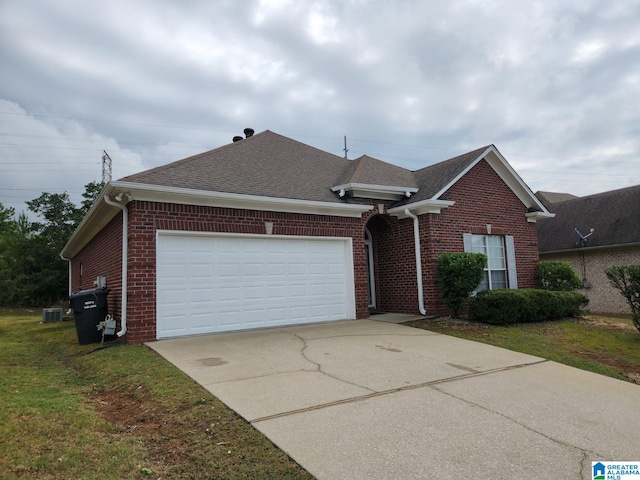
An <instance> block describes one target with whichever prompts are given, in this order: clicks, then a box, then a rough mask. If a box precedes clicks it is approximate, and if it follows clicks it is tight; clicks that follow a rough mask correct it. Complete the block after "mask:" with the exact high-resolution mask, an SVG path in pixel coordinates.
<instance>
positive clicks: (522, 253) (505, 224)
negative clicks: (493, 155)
mask: <svg viewBox="0 0 640 480" xmlns="http://www.w3.org/2000/svg"><path fill="white" fill-rule="evenodd" d="M442 200H453V201H455V202H456V203H455V204H454V205H453V206H451V207H449V208H446V209H444V210H442V212H441V213H440V214H427V215H423V216H422V217H421V218H420V235H421V247H422V257H423V265H424V266H423V276H424V280H423V283H424V286H425V287H424V289H425V296H426V299H427V301H426V303H427V313H428V314H429V315H445V314H448V313H449V312H448V310H447V308H446V307H445V305H444V304H443V303H442V300H441V294H440V289H439V288H438V281H437V277H436V267H435V265H436V259H437V257H438V256H439V255H441V254H443V253H453V252H462V251H464V244H463V237H462V235H463V234H464V233H475V234H485V235H486V234H488V232H487V224H490V225H491V235H513V237H514V243H515V254H516V268H517V275H518V287H519V288H527V287H534V286H535V279H534V273H535V268H536V265H537V263H538V239H537V234H536V227H535V223H530V222H528V221H527V218H526V217H525V214H526V213H527V207H526V206H525V205H524V204H523V203H522V202H521V201H520V199H518V197H517V196H516V195H515V194H514V193H513V192H512V191H511V189H510V188H509V187H508V186H507V185H506V184H505V183H504V182H503V180H502V179H501V178H500V177H499V176H498V174H497V173H496V172H495V171H494V170H493V169H492V168H491V166H490V165H489V164H488V163H487V162H486V161H485V160H482V161H480V162H479V163H478V164H477V165H476V166H474V167H473V168H472V169H471V170H470V171H469V172H468V173H467V174H466V175H465V176H464V177H463V178H461V179H460V180H459V181H458V182H456V183H455V184H454V185H453V186H452V187H451V188H450V189H449V190H448V191H447V192H445V193H444V194H443V195H442Z"/></svg>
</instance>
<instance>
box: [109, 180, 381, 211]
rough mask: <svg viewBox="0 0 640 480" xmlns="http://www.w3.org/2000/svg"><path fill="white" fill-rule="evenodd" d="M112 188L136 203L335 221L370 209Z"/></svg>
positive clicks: (161, 188) (134, 185) (184, 191)
mask: <svg viewBox="0 0 640 480" xmlns="http://www.w3.org/2000/svg"><path fill="white" fill-rule="evenodd" d="M111 185H112V186H113V188H117V189H122V190H124V191H127V192H131V193H133V194H135V197H136V200H143V201H149V202H160V203H176V204H188V205H201V206H210V207H223V208H238V209H243V210H260V211H269V212H287V213H308V214H316V215H333V216H337V217H352V218H360V217H361V216H362V213H363V212H366V211H369V210H372V209H373V205H360V204H358V205H354V204H348V203H331V202H320V201H315V200H298V199H293V198H280V197H265V196H260V195H244V194H240V193H226V192H212V191H206V190H197V189H193V188H178V187H165V186H161V185H148V184H144V183H131V182H121V181H116V182H112V183H111Z"/></svg>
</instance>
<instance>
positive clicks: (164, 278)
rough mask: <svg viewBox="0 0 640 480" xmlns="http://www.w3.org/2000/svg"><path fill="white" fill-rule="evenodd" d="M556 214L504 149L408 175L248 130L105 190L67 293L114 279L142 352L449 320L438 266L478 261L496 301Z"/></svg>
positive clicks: (528, 283)
mask: <svg viewBox="0 0 640 480" xmlns="http://www.w3.org/2000/svg"><path fill="white" fill-rule="evenodd" d="M551 216H552V214H550V213H549V212H548V211H547V209H546V208H545V207H544V205H543V204H542V202H540V201H539V200H538V198H537V197H536V196H535V195H534V194H533V193H532V192H531V190H530V189H529V188H528V187H527V185H526V184H525V183H524V182H523V181H522V179H521V178H520V177H519V176H518V175H517V174H516V172H515V171H514V170H513V169H512V167H511V166H510V165H509V164H508V163H507V161H506V160H505V159H504V157H503V156H502V155H501V154H500V152H499V151H498V150H497V149H496V148H495V146H493V145H490V146H487V147H483V148H480V149H478V150H474V151H473V152H470V153H467V154H464V155H460V156H458V157H455V158H452V159H450V160H447V161H444V162H441V163H438V164H435V165H431V166H429V167H426V168H423V169H421V170H418V171H415V172H412V171H409V170H406V169H404V168H400V167H397V166H395V165H391V164H389V163H386V162H383V161H380V160H376V159H374V158H371V157H368V156H362V157H360V158H358V159H355V160H347V159H345V158H342V157H338V156H336V155H333V154H330V153H327V152H323V151H321V150H318V149H316V148H313V147H310V146H308V145H304V144H302V143H299V142H297V141H294V140H292V139H289V138H286V137H283V136H281V135H278V134H276V133H273V132H270V131H265V132H262V133H260V134H257V135H253V132H252V131H251V130H250V129H248V133H247V138H246V139H242V137H239V138H235V139H234V142H233V143H230V144H228V145H225V146H222V147H220V148H217V149H215V150H211V151H209V152H205V153H202V154H199V155H195V156H193V157H190V158H186V159H184V160H180V161H177V162H174V163H171V164H168V165H165V166H162V167H158V168H154V169H151V170H147V171H144V172H141V173H138V174H135V175H131V176H128V177H125V178H122V179H120V180H118V181H113V182H109V183H108V184H107V186H106V187H105V188H104V190H103V192H102V193H101V195H100V197H99V198H98V199H97V201H96V203H95V205H94V206H93V207H92V209H91V210H90V211H89V213H88V214H87V216H86V217H85V218H84V220H83V221H82V223H81V224H80V226H79V227H78V229H77V230H76V232H75V233H74V234H73V236H72V237H71V238H70V240H69V241H68V243H67V245H66V246H65V247H64V250H63V252H62V256H63V257H64V258H67V259H69V260H70V268H69V270H70V291H78V290H81V289H88V288H92V285H93V282H94V280H95V278H96V277H97V276H104V277H106V279H107V284H108V288H110V289H111V292H110V295H109V305H110V313H112V314H113V315H114V318H116V319H117V320H118V322H119V323H120V326H119V327H118V328H119V329H120V331H119V334H120V335H124V334H125V332H126V338H127V341H128V342H130V343H140V342H144V341H150V340H155V339H159V338H168V337H175V336H184V335H193V334H200V333H212V332H222V331H232V330H243V329H250V328H262V327H269V326H279V325H290V324H303V323H310V322H323V321H332V320H343V319H355V318H367V317H369V315H370V314H374V313H379V312H395V313H410V314H422V315H426V314H429V315H445V314H447V313H448V310H447V309H446V307H445V306H444V305H443V303H442V300H441V298H440V292H439V289H438V282H437V276H436V271H435V263H436V258H437V257H438V255H440V254H442V253H447V252H462V251H464V250H475V251H483V252H485V253H487V254H488V255H489V257H490V261H489V266H488V270H487V273H486V276H485V287H486V288H500V287H510V288H517V287H518V286H520V287H532V286H533V285H534V270H535V266H536V264H537V262H538V249H537V239H536V226H535V222H536V221H537V220H540V219H545V218H548V217H551ZM416 258H417V259H418V261H417V262H416ZM123 260H124V261H123ZM123 271H124V272H125V275H124V276H123V275H122V272H123Z"/></svg>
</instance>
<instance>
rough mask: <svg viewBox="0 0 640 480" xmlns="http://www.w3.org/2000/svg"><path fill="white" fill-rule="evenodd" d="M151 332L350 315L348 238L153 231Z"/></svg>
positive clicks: (185, 331)
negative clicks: (154, 274)
mask: <svg viewBox="0 0 640 480" xmlns="http://www.w3.org/2000/svg"><path fill="white" fill-rule="evenodd" d="M156 248H157V281H156V285H157V297H156V298H157V316H156V318H157V324H156V331H157V337H158V338H168V337H176V336H184V335H194V334H201V333H213V332H224V331H232V330H244V329H250V328H263V327H271V326H279V325H294V324H302V323H311V322H323V321H331V320H343V319H349V318H355V296H354V284H353V256H352V253H351V248H352V247H351V239H349V238H339V239H335V238H326V237H279V236H266V235H229V234H227V235H225V234H189V233H185V232H180V233H176V232H158V237H157V244H156Z"/></svg>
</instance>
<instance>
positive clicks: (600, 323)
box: [582, 315, 638, 332]
mask: <svg viewBox="0 0 640 480" xmlns="http://www.w3.org/2000/svg"><path fill="white" fill-rule="evenodd" d="M582 322H583V323H584V324H585V325H587V326H592V327H598V328H606V329H609V330H620V331H623V332H637V331H638V330H637V329H636V327H635V326H634V325H633V323H630V322H629V321H628V320H624V319H621V318H616V317H605V316H602V315H585V316H584V318H583V319H582Z"/></svg>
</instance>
